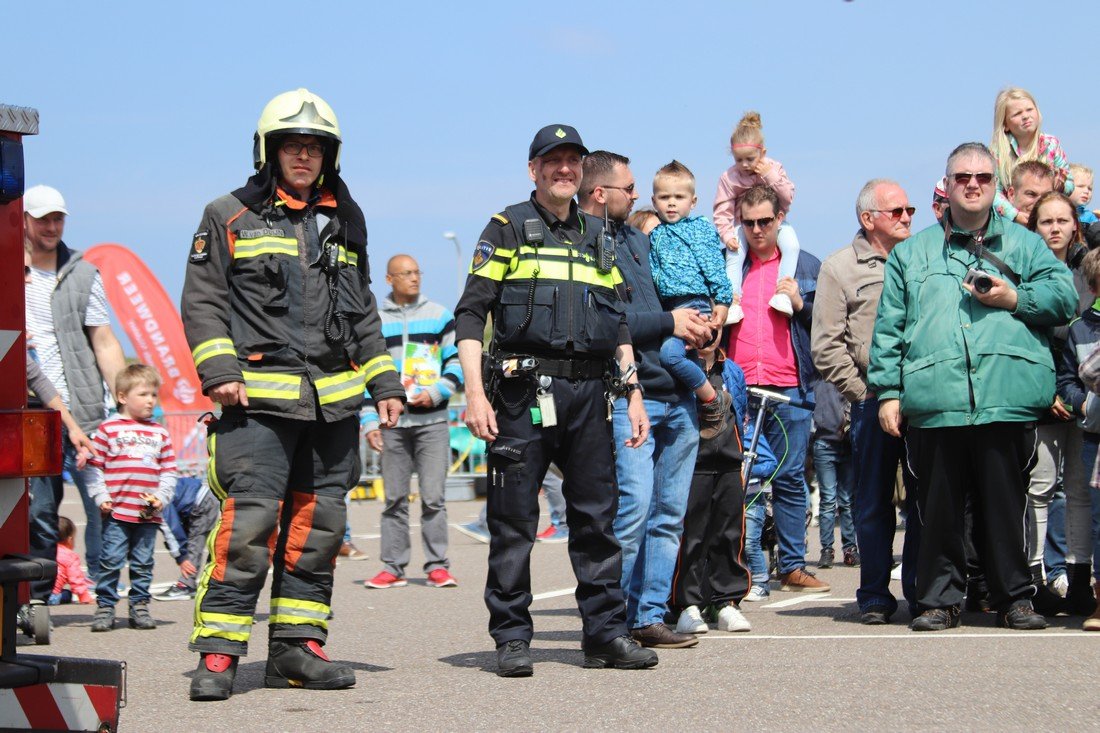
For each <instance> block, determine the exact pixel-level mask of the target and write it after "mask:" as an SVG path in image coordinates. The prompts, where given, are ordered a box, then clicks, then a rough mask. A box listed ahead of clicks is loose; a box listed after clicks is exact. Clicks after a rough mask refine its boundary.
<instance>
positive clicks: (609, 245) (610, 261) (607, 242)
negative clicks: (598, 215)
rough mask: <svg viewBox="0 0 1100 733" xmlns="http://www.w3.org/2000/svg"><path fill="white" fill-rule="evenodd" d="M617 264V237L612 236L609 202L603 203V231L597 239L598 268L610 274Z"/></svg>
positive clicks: (605, 273)
mask: <svg viewBox="0 0 1100 733" xmlns="http://www.w3.org/2000/svg"><path fill="white" fill-rule="evenodd" d="M614 266H615V238H614V237H613V236H611V224H610V222H609V221H608V218H607V204H604V205H603V231H602V232H600V238H599V239H597V240H596V269H597V270H599V271H600V272H601V273H602V274H604V275H607V274H610V272H611V268H612V267H614Z"/></svg>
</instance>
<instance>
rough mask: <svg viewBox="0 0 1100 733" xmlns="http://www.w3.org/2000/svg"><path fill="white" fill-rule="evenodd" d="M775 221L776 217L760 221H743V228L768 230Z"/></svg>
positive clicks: (763, 218) (768, 217) (764, 218)
mask: <svg viewBox="0 0 1100 733" xmlns="http://www.w3.org/2000/svg"><path fill="white" fill-rule="evenodd" d="M773 221H775V217H774V216H765V217H762V218H760V219H742V220H741V226H743V227H745V229H746V230H751V229H756V228H757V227H760V228H761V229H767V228H768V227H770V226H771V225H772V222H773Z"/></svg>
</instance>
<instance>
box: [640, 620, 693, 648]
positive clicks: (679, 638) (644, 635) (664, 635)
mask: <svg viewBox="0 0 1100 733" xmlns="http://www.w3.org/2000/svg"><path fill="white" fill-rule="evenodd" d="M630 635H631V636H633V637H634V641H636V642H638V643H639V644H641V645H642V646H647V647H653V648H654V649H685V648H687V647H689V646H695V645H696V644H698V643H699V638H698V637H697V636H695V634H678V633H676V632H675V631H673V630H672V629H670V628H669V627H667V626H665V625H664V624H662V623H660V622H657V623H655V624H650V625H649V626H643V627H641V628H639V629H634V630H632V631H631V632H630Z"/></svg>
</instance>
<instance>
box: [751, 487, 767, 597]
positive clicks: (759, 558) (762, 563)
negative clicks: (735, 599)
mask: <svg viewBox="0 0 1100 733" xmlns="http://www.w3.org/2000/svg"><path fill="white" fill-rule="evenodd" d="M759 489H760V484H754V485H753V486H751V487H750V488H749V490H750V491H752V492H753V493H751V494H750V493H747V494H745V562H747V563H748V566H749V573H750V574H751V575H752V584H753V585H760V586H763V587H765V588H767V587H768V575H769V573H768V558H766V557H764V548H763V547H762V546H761V545H760V540H761V537H762V535H763V534H764V517H765V515H766V514H767V506H766V504H767V499H766V498H765V497H764V492H762V491H760V490H759Z"/></svg>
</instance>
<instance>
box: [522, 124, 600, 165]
mask: <svg viewBox="0 0 1100 733" xmlns="http://www.w3.org/2000/svg"><path fill="white" fill-rule="evenodd" d="M559 145H573V146H575V147H578V148H580V150H581V155H588V148H586V147H584V143H583V142H581V135H580V133H579V132H577V128H575V127H570V126H569V125H547V126H546V127H544V128H542V129H541V130H539V131H538V132H536V133H535V139H534V140H532V141H531V149H530V150H529V151H528V155H527V160H534V159H535V158H537V157H539V156H540V155H546V154H547V153H549V152H550V151H551V150H553V149H554V148H556V147H558V146H559Z"/></svg>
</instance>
